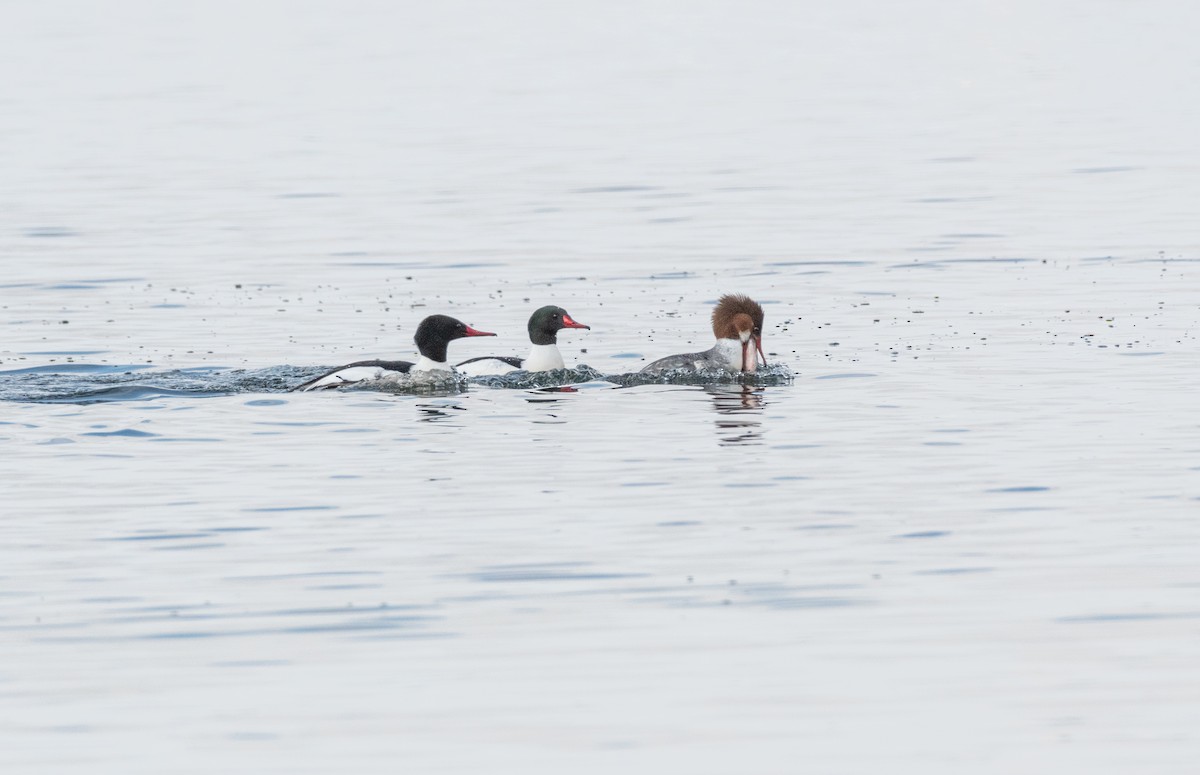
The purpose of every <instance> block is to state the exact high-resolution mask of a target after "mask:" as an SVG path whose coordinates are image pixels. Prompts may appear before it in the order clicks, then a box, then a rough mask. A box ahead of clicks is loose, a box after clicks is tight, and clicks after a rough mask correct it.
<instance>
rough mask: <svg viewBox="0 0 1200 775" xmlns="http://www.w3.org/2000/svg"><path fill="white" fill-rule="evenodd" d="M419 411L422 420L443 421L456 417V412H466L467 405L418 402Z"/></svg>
mask: <svg viewBox="0 0 1200 775" xmlns="http://www.w3.org/2000/svg"><path fill="white" fill-rule="evenodd" d="M417 411H419V412H420V413H421V416H420V417H419V418H417V419H418V420H419V421H420V422H441V421H442V420H449V419H451V418H454V417H455V415H454V412H465V411H467V407H465V406H462V405H461V404H452V403H445V404H440V403H439V404H417Z"/></svg>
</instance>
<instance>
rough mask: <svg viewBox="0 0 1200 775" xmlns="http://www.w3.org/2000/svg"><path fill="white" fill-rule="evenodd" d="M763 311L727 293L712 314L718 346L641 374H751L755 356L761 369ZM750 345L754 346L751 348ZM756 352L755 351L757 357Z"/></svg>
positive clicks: (662, 361)
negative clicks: (682, 372)
mask: <svg viewBox="0 0 1200 775" xmlns="http://www.w3.org/2000/svg"><path fill="white" fill-rule="evenodd" d="M762 327H763V309H762V307H760V306H759V305H758V303H757V302H755V301H754V300H753V299H751V298H750V297H749V296H743V295H742V294H735V293H730V294H726V295H724V296H722V297H721V298H720V300H719V301H718V302H717V306H716V308H715V309H714V310H713V313H712V328H713V334H714V335H715V336H716V337H717V343H716V344H715V345H713V346H712V348H711V349H708V350H705V351H704V352H702V353H684V354H682V355H668V356H667V357H666V358H659V359H658V360H657V361H654V362H653V363H650V364H647V365H646V366H645V367H644V368H643V369H642V373H643V374H646V373H649V374H661V373H663V372H664V371H706V370H713V369H716V370H722V369H723V370H726V371H754V370H755V369H757V368H758V355H761V356H762V362H763V365H764V366H766V365H767V356H766V355H765V354H764V353H763V349H762ZM751 342H753V343H754V346H753V348H751ZM755 350H757V351H758V353H757V355H756V354H755Z"/></svg>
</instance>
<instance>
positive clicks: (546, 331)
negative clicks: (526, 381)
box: [455, 306, 592, 376]
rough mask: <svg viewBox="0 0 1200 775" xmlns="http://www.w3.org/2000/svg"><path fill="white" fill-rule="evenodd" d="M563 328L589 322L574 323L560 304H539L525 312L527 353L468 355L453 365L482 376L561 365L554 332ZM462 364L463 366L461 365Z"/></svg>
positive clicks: (576, 326) (550, 369) (552, 367)
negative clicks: (468, 356)
mask: <svg viewBox="0 0 1200 775" xmlns="http://www.w3.org/2000/svg"><path fill="white" fill-rule="evenodd" d="M564 328H586V329H587V330H589V331H591V330H592V327H591V326H585V325H584V324H582V323H576V322H575V321H574V320H572V319H571V316H570V314H568V313H567V311H566V310H565V309H563V308H562V307H553V306H551V307H541V308H539V309H537V310H535V311H534V313H533V314H532V315H530V316H529V341H531V342H533V349H531V350H530V351H529V357H527V358H516V357H507V356H501V355H485V356H483V357H482V358H471V359H469V360H465V361H463V362H462V363H460V364H457V365H456V366H455V368H456V369H459V370H461V371H462V372H463V373H464V374H468V375H470V376H482V375H484V374H507V373H509V372H510V371H517V370H519V369H524V370H525V371H552V370H554V369H565V368H566V364H564V363H563V358H562V353H560V352H559V351H558V332H559V331H561V330H563V329H564ZM464 366H465V367H466V368H463V367H464Z"/></svg>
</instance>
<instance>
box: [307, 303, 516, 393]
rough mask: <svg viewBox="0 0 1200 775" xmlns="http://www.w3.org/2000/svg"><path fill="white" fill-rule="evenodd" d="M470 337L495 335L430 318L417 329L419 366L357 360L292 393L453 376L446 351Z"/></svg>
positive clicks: (449, 319)
mask: <svg viewBox="0 0 1200 775" xmlns="http://www.w3.org/2000/svg"><path fill="white" fill-rule="evenodd" d="M468 336H495V334H493V333H489V332H487V331H478V330H476V329H474V328H471V327H470V326H468V325H467V324H466V323H463V322H462V321H460V320H455V319H454V318H452V317H450V316H449V315H430V316H429V317H427V318H425V319H424V320H422V321H421V324H420V325H419V326H417V333H416V335H415V336H414V337H413V341H414V342H416V345H417V350H418V351H419V352H420V353H421V357H420V358H418V359H417V361H416V363H413V362H412V361H384V360H372V361H355V362H354V363H348V364H346V365H345V366H339V367H337V368H336V369H333V370H331V371H327V372H325V373H324V374H322V375H321V376H319V377H315V378H313V379H310V380H309V381H308V382H305V383H303V384H301V385H298V386H297V387H294V388H292V390H293V391H299V392H307V391H310V390H328V389H330V388H339V387H344V386H346V385H355V384H358V383H360V382H369V381H374V380H383V379H389V378H396V377H399V376H401V375H415V374H420V373H425V372H445V373H447V374H453V373H454V367H453V366H451V365H450V364H449V362H448V361H447V360H446V349H447V346H448V345H449V343H450V342H451V341H453V340H455V339H461V338H463V337H468Z"/></svg>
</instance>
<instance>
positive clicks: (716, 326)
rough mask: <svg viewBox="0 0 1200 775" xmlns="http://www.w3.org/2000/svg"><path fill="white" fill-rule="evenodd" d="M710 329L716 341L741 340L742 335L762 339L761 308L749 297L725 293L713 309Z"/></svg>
mask: <svg viewBox="0 0 1200 775" xmlns="http://www.w3.org/2000/svg"><path fill="white" fill-rule="evenodd" d="M712 327H713V335H714V336H716V338H717V339H742V334H743V333H748V334H749V335H750V336H753V337H754V338H755V339H762V327H763V308H762V307H760V306H759V304H758V302H756V301H754V299H751V298H750V297H749V296H744V295H742V294H740V293H727V294H725V295H724V296H722V297H721V298H720V299H719V300H718V301H717V306H716V308H715V309H713V314H712ZM743 341H744V340H743Z"/></svg>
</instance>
